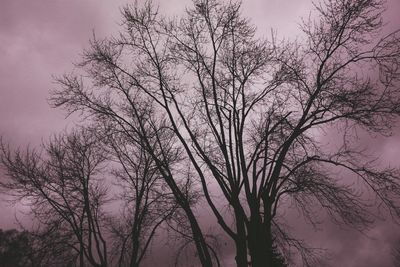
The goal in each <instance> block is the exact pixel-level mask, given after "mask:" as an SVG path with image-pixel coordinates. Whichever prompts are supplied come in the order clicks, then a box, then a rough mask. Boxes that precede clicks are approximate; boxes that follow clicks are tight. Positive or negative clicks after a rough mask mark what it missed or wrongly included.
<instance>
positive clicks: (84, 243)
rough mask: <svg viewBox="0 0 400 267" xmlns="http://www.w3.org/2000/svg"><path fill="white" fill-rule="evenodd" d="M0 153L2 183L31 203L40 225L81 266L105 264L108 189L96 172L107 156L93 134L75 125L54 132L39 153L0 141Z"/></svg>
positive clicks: (99, 169)
mask: <svg viewBox="0 0 400 267" xmlns="http://www.w3.org/2000/svg"><path fill="white" fill-rule="evenodd" d="M43 152H44V153H43ZM0 153H1V154H0V162H1V163H2V165H3V167H4V168H5V171H6V174H7V176H8V179H7V180H5V181H3V182H1V184H0V185H1V187H2V188H3V189H7V190H8V191H7V193H8V194H11V195H13V196H14V197H16V199H19V200H23V201H27V202H28V203H29V205H30V206H31V212H32V214H33V216H34V218H35V219H37V220H38V222H39V224H40V225H42V226H43V228H44V229H47V230H49V231H50V232H48V233H52V234H53V233H56V234H57V235H58V237H60V238H61V240H63V241H62V242H65V245H66V246H69V247H71V248H73V249H74V251H75V254H76V255H77V259H78V260H79V266H85V265H86V263H89V264H90V265H92V266H99V267H100V266H102V267H103V266H107V262H108V260H107V244H106V240H105V236H104V226H103V221H104V220H103V219H104V216H105V215H104V213H103V206H104V204H105V203H106V201H107V198H106V197H107V190H106V189H105V187H104V186H103V184H102V180H101V179H100V177H99V172H100V171H101V169H102V164H103V163H104V162H105V160H106V157H105V153H104V150H103V149H102V148H101V147H100V146H99V145H98V144H97V142H96V140H95V139H94V138H93V137H91V134H90V133H89V132H88V131H86V130H77V131H74V132H72V133H70V134H63V135H60V136H58V137H54V138H53V139H52V140H51V141H50V142H49V143H47V144H44V148H43V151H41V152H38V151H37V150H34V149H27V150H26V152H22V151H21V150H16V151H14V152H12V151H11V150H10V148H9V147H7V146H5V145H4V144H3V143H2V144H1V151H0ZM43 238H45V239H46V238H48V236H46V235H44V236H43ZM47 241H49V240H48V239H47Z"/></svg>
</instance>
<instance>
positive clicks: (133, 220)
mask: <svg viewBox="0 0 400 267" xmlns="http://www.w3.org/2000/svg"><path fill="white" fill-rule="evenodd" d="M116 129H117V128H114V127H113V129H112V130H110V129H108V130H107V133H103V134H102V136H103V142H104V143H105V144H106V147H109V150H110V151H109V154H110V155H112V156H113V161H115V163H116V164H117V167H115V169H114V172H113V173H114V176H115V177H116V179H115V183H116V184H117V185H118V186H119V191H120V193H118V197H117V198H118V199H122V200H123V203H122V205H123V209H122V213H121V215H120V216H118V217H115V218H111V219H110V225H109V228H110V230H111V233H112V236H113V238H112V240H113V241H114V253H116V254H117V258H118V260H117V263H116V264H117V265H116V266H132V267H137V266H140V264H141V262H142V261H143V259H144V257H145V255H146V252H147V250H148V248H149V245H150V244H151V241H152V240H153V238H154V236H155V234H156V231H157V230H158V229H159V228H160V227H161V226H163V224H165V222H166V221H170V220H171V218H172V217H173V216H176V213H177V212H178V211H177V209H178V205H177V204H176V202H175V199H174V197H173V195H172V194H171V193H170V192H169V190H167V185H166V184H165V182H164V180H163V179H162V177H161V175H160V173H159V172H158V169H157V166H156V164H155V162H154V160H153V158H152V157H151V155H149V153H147V152H146V150H145V149H144V145H143V144H141V143H140V142H139V143H135V142H131V141H130V139H129V138H127V137H126V136H125V134H124V133H123V132H119V131H118V130H116ZM98 132H99V129H98ZM104 136H105V137H106V138H104ZM173 161H179V154H175V155H171V157H169V162H170V163H172V162H173Z"/></svg>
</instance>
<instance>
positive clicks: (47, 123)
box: [0, 0, 400, 267]
mask: <svg viewBox="0 0 400 267" xmlns="http://www.w3.org/2000/svg"><path fill="white" fill-rule="evenodd" d="M156 2H157V1H156ZM127 3H132V2H131V1H126V0H108V1H107V0H34V1H32V0H0V59H1V61H0V136H2V138H3V141H5V142H7V143H11V144H12V145H13V146H21V147H24V146H26V145H31V146H37V145H38V144H40V142H41V141H42V140H46V138H47V137H48V136H49V135H51V134H54V133H57V132H59V131H61V130H63V129H68V128H70V127H72V126H73V124H74V122H73V120H71V119H68V120H66V119H65V113H64V112H63V111H61V110H56V109H52V108H50V107H49V105H48V102H47V99H48V97H49V91H50V90H51V89H53V88H54V87H55V86H57V85H56V84H55V83H54V76H59V75H62V74H63V73H65V72H70V71H72V70H73V69H74V65H73V63H74V62H78V61H79V59H80V55H81V53H82V51H83V49H84V48H85V47H87V46H88V41H89V39H90V38H91V36H92V35H93V32H94V33H96V36H98V37H104V36H110V35H112V34H117V33H118V31H119V22H120V13H119V12H120V7H122V6H123V5H125V4H127ZM159 4H160V12H162V13H165V14H169V15H179V13H180V12H182V11H183V10H184V7H185V6H187V5H189V4H190V1H189V0H169V1H162V0H159ZM387 6H388V9H387V11H386V13H385V20H386V22H387V25H386V28H385V31H391V30H394V29H400V16H398V14H399V13H400V0H388V1H387ZM311 7H312V4H311V1H309V0H244V3H243V14H244V15H245V16H247V17H249V18H250V19H251V21H252V22H253V23H255V24H256V25H257V27H258V31H259V34H261V35H264V34H265V35H267V34H269V32H270V30H271V28H273V29H275V30H277V32H278V36H281V37H288V38H295V37H296V36H298V34H299V31H298V23H299V22H300V17H301V16H305V17H307V16H308V14H309V12H310V9H311ZM394 129H395V130H394V132H393V136H391V137H389V138H382V137H376V138H371V137H369V136H365V137H363V138H364V139H363V140H362V142H364V143H366V144H369V146H370V148H371V149H372V150H374V151H375V153H376V155H378V156H380V157H381V159H382V160H383V161H385V162H387V163H390V164H391V165H392V166H397V167H400V149H399V148H400V128H394ZM0 175H2V174H1V173H0ZM0 179H1V177H0ZM0 211H1V212H0V213H1V214H2V216H1V218H0V228H11V227H15V225H14V221H15V215H16V214H17V212H16V209H15V208H14V207H11V206H9V205H8V204H7V203H6V202H5V201H1V199H0ZM293 219H296V218H295V217H294V218H293ZM324 229H325V230H323V231H320V232H314V231H311V230H310V229H309V228H308V227H306V226H305V227H304V228H303V229H299V230H298V231H299V233H300V234H303V236H304V237H305V238H306V239H308V240H310V241H311V242H312V243H313V244H315V245H318V246H325V247H329V248H330V250H331V253H332V255H333V256H332V258H334V262H335V264H334V266H343V267H347V266H348V267H359V266H360V267H361V266H377V267H378V266H382V267H385V266H390V259H389V254H390V246H391V244H393V243H394V242H396V238H400V235H397V232H399V233H400V231H399V227H398V226H394V225H393V224H392V223H390V222H389V221H384V220H381V221H378V222H377V226H376V227H375V228H373V229H371V230H370V231H369V232H368V233H367V235H362V234H360V233H357V232H354V231H350V230H346V229H345V230H343V229H339V228H338V227H337V226H334V225H333V224H330V223H327V224H326V225H324ZM395 233H396V234H395Z"/></svg>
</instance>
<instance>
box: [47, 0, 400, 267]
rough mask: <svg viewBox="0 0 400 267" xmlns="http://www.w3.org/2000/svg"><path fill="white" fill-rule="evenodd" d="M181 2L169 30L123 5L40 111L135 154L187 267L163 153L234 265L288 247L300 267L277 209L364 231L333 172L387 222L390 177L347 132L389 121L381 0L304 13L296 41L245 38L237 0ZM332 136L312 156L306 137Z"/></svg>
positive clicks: (390, 63)
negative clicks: (184, 166) (88, 122)
mask: <svg viewBox="0 0 400 267" xmlns="http://www.w3.org/2000/svg"><path fill="white" fill-rule="evenodd" d="M193 4H194V5H193V8H191V9H188V10H187V11H186V13H185V15H184V16H183V17H182V18H181V19H180V20H176V19H175V20H167V19H164V18H162V17H160V15H159V14H158V11H157V9H156V8H154V6H153V5H152V4H151V3H150V2H147V3H146V4H144V5H143V7H139V6H138V5H134V6H128V7H126V8H124V9H123V11H122V15H123V26H124V32H123V33H122V34H121V35H120V36H118V37H114V38H109V39H104V40H97V39H95V38H94V40H92V43H91V49H89V50H88V51H86V53H85V55H84V59H83V61H82V63H81V64H80V66H81V68H82V69H83V70H84V71H85V72H86V73H85V77H87V78H88V79H86V78H85V79H83V78H81V77H79V75H74V74H71V75H65V76H64V77H62V78H60V79H59V82H60V88H59V89H56V90H55V91H54V92H53V94H52V103H53V105H54V106H57V107H59V106H63V107H65V108H66V109H67V110H68V111H69V112H70V113H73V112H77V111H80V112H83V113H84V114H85V115H86V116H89V117H92V118H93V119H94V120H95V121H108V122H112V123H113V124H114V125H115V126H116V127H117V128H118V130H119V131H122V132H123V133H124V134H126V136H128V137H129V138H130V140H131V141H132V142H136V143H143V144H144V146H143V147H144V148H145V149H146V152H147V153H149V155H151V157H152V160H153V161H154V162H155V164H156V167H157V169H158V171H159V172H160V175H161V176H162V177H163V179H164V181H165V183H166V184H167V185H168V186H169V189H170V190H171V192H172V193H173V195H174V197H175V199H176V202H177V203H178V204H179V205H180V208H181V209H182V210H183V211H184V213H185V215H186V217H187V219H188V222H189V224H190V227H191V234H192V237H193V240H194V243H195V245H196V249H197V252H198V255H199V260H200V262H201V264H202V265H203V266H212V265H213V259H212V251H213V250H212V248H211V247H210V246H209V245H208V244H207V240H206V237H205V236H206V235H205V234H204V233H203V230H202V229H201V227H200V224H199V222H198V218H196V215H195V213H194V206H193V204H192V203H190V201H189V199H188V197H187V194H185V192H183V190H182V188H181V187H180V186H179V181H180V176H179V175H177V173H179V167H180V166H179V165H178V166H174V165H171V164H170V163H169V162H168V160H166V159H167V158H168V157H167V156H166V155H167V152H169V151H171V149H178V150H180V151H182V153H183V154H184V158H185V160H186V161H187V162H189V163H190V165H191V167H192V168H193V170H194V171H195V172H196V177H192V180H193V181H198V186H199V188H200V190H201V193H202V195H201V197H202V198H204V200H205V201H206V202H207V204H208V207H209V208H210V209H211V211H212V213H213V214H214V216H215V219H216V220H217V222H218V224H219V225H220V227H221V229H222V230H223V231H224V232H225V233H226V234H227V236H229V237H230V238H231V239H232V241H233V242H234V243H235V247H236V263H237V266H247V265H248V264H249V263H250V264H251V265H252V266H277V265H281V264H283V263H282V261H281V260H279V259H280V258H281V256H280V255H279V254H282V253H284V252H285V251H288V249H290V248H297V249H299V250H300V253H301V255H303V256H304V257H303V262H304V264H305V265H307V266H310V265H312V264H314V260H315V259H314V258H312V257H311V256H312V255H311V254H310V253H309V251H308V250H307V248H306V247H305V246H304V245H303V243H301V242H300V241H298V240H296V239H294V238H292V237H290V235H289V233H288V232H287V231H286V230H285V228H284V227H283V226H284V225H285V224H284V214H283V212H282V210H283V209H284V207H285V206H284V203H285V202H287V201H292V202H293V203H294V204H295V205H296V206H297V208H298V209H299V210H301V211H302V213H303V215H304V217H305V218H306V219H307V220H309V221H310V222H311V223H313V224H315V223H316V221H315V220H314V219H313V215H314V213H315V208H316V207H318V208H323V209H324V210H325V211H326V212H327V213H328V214H329V215H330V216H331V218H332V219H333V220H334V221H335V222H337V223H342V224H345V225H349V226H352V227H356V228H357V229H363V228H364V227H366V226H367V225H369V224H370V223H371V222H372V221H373V216H371V214H370V213H369V204H370V202H369V201H368V200H369V198H367V196H366V194H360V193H359V192H358V189H357V188H355V187H354V185H353V184H351V183H349V182H348V180H349V179H347V177H346V173H345V172H342V174H341V175H342V176H343V177H342V176H337V171H336V170H344V171H347V172H348V173H352V174H354V175H355V176H356V177H357V179H358V180H359V181H360V182H361V183H363V184H364V185H365V187H366V192H368V194H370V195H373V196H374V197H376V198H377V199H378V202H379V203H378V204H379V205H380V206H382V207H385V208H386V209H387V211H388V212H389V213H390V214H391V215H392V216H393V217H394V218H397V217H398V216H399V215H400V209H399V205H398V204H399V203H398V201H399V197H400V183H399V179H398V177H399V176H398V174H399V170H397V169H392V168H380V167H378V166H376V165H374V162H372V161H370V160H367V159H368V158H367V157H365V156H364V154H363V153H362V151H361V150H359V149H358V148H357V147H356V146H354V145H352V142H351V141H352V139H351V137H354V135H355V131H356V130H357V129H362V130H366V131H368V132H373V133H378V134H388V133H389V132H390V128H391V126H392V125H394V122H395V120H396V119H397V118H398V115H399V114H400V109H399V107H400V105H399V104H400V99H399V98H400V92H399V90H400V89H399V87H398V82H399V77H400V76H399V75H400V72H399V67H400V37H399V34H400V33H399V32H398V31H396V32H393V33H391V34H388V35H386V36H384V37H379V33H380V30H381V29H382V25H383V23H382V12H383V10H384V3H383V1H379V0H339V1H329V0H327V1H324V2H322V3H321V4H319V5H316V6H315V8H316V13H317V14H316V15H315V16H313V17H310V19H309V20H305V21H304V22H303V25H302V30H303V33H304V40H303V42H301V43H300V42H284V41H282V42H278V41H277V40H276V38H275V36H273V38H272V40H270V41H268V40H264V39H258V38H256V28H255V27H254V26H252V25H251V24H250V22H249V21H248V20H247V19H245V18H243V17H242V16H241V14H240V3H236V2H229V3H221V2H218V1H215V0H194V1H193ZM370 70H372V72H370ZM377 73H378V74H377ZM332 126H338V127H341V135H342V137H343V142H342V145H341V146H340V147H339V148H329V149H326V148H325V147H324V145H323V144H322V143H321V142H319V141H318V139H317V137H316V135H315V132H316V131H319V130H323V129H328V127H332ZM160 129H166V131H167V132H168V136H169V138H170V139H171V140H172V141H171V143H169V146H165V145H166V143H165V142H162V140H165V133H163V134H162V133H161V132H160ZM154 144H155V145H154ZM155 147H156V148H157V149H155ZM333 170H335V171H333ZM221 198H222V199H223V200H224V203H222V204H221V203H220V202H221ZM225 205H226V206H228V207H229V209H230V211H231V213H229V214H226V213H224V212H223V209H224V207H225ZM287 259H288V258H287ZM278 261H279V262H281V263H278Z"/></svg>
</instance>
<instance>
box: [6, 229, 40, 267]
mask: <svg viewBox="0 0 400 267" xmlns="http://www.w3.org/2000/svg"><path fill="white" fill-rule="evenodd" d="M29 239H30V237H29V234H28V233H27V232H25V231H24V232H19V231H17V230H14V229H13V230H6V231H3V230H2V229H0V267H26V266H33V264H32V261H31V259H30V257H29V255H31V250H32V249H31V247H30V245H29V244H30V242H29Z"/></svg>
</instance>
